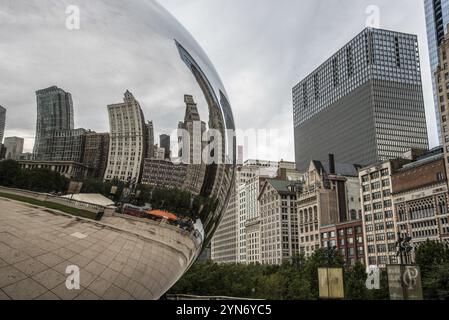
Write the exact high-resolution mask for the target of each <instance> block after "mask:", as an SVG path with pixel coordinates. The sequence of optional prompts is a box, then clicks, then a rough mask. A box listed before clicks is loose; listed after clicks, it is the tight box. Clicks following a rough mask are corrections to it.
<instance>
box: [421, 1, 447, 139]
mask: <svg viewBox="0 0 449 320" xmlns="http://www.w3.org/2000/svg"><path fill="white" fill-rule="evenodd" d="M424 7H425V11H426V25H427V40H428V42H429V55H430V68H431V72H432V84H433V96H434V100H435V111H436V115H437V126H438V138H439V140H440V143H441V142H442V141H443V140H442V133H441V119H440V117H439V116H438V114H439V111H438V100H437V99H438V93H437V85H436V83H435V76H434V73H435V72H436V68H437V66H438V47H439V46H440V44H441V42H442V41H443V39H444V34H445V32H446V28H447V27H446V26H447V25H448V24H449V0H424Z"/></svg>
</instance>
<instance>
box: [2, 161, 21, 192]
mask: <svg viewBox="0 0 449 320" xmlns="http://www.w3.org/2000/svg"><path fill="white" fill-rule="evenodd" d="M21 175H22V169H21V167H20V164H19V163H18V162H17V161H14V160H5V161H0V185H1V186H4V187H17V181H18V179H20V177H21Z"/></svg>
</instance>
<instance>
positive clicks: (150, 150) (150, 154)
mask: <svg viewBox="0 0 449 320" xmlns="http://www.w3.org/2000/svg"><path fill="white" fill-rule="evenodd" d="M146 128H147V154H146V156H145V158H147V159H151V158H154V157H155V147H154V126H153V121H148V122H147V124H146Z"/></svg>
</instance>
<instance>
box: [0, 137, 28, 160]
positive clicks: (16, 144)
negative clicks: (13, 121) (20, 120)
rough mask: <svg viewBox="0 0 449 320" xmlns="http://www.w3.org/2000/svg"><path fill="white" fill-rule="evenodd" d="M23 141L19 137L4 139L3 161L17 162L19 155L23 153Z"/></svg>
mask: <svg viewBox="0 0 449 320" xmlns="http://www.w3.org/2000/svg"><path fill="white" fill-rule="evenodd" d="M23 143H24V139H23V138H19V137H7V138H5V143H4V145H5V148H6V155H5V159H7V160H8V159H12V160H19V157H20V155H21V154H22V152H23Z"/></svg>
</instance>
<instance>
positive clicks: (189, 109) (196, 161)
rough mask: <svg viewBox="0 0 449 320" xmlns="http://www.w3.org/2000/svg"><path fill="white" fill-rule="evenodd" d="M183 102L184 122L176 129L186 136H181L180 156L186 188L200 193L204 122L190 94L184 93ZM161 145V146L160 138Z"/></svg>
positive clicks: (202, 177)
mask: <svg viewBox="0 0 449 320" xmlns="http://www.w3.org/2000/svg"><path fill="white" fill-rule="evenodd" d="M184 102H185V104H186V113H185V117H184V122H180V123H179V125H178V129H181V130H184V131H185V132H184V133H185V134H187V135H188V136H184V135H183V137H182V142H181V150H180V157H181V159H182V162H183V163H185V164H187V165H188V166H187V176H186V182H185V183H186V189H187V190H189V191H190V192H191V193H193V194H200V192H201V186H202V185H203V182H204V177H205V174H206V163H205V161H203V158H202V155H203V150H204V149H205V147H206V143H205V142H203V141H202V138H203V134H204V132H206V123H205V122H203V121H201V118H200V114H199V112H198V107H197V104H196V103H195V101H194V99H193V97H192V96H190V95H185V96H184ZM168 138H170V137H168ZM168 142H170V140H168ZM161 147H163V146H162V138H161ZM166 152H167V151H166Z"/></svg>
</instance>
